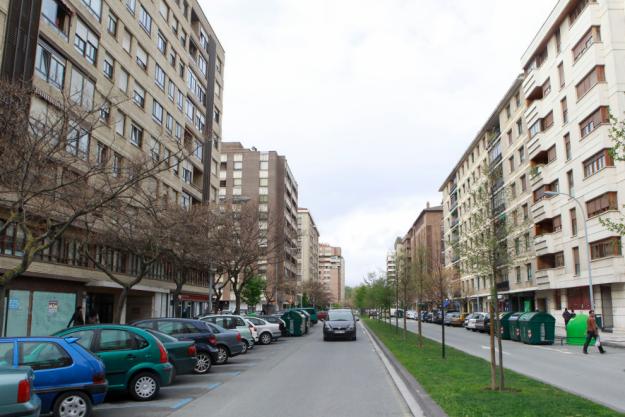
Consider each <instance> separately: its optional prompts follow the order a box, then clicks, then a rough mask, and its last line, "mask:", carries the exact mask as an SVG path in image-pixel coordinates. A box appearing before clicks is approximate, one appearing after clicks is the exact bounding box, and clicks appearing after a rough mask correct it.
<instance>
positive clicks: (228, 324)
mask: <svg viewBox="0 0 625 417" xmlns="http://www.w3.org/2000/svg"><path fill="white" fill-rule="evenodd" d="M200 320H203V321H208V322H210V323H214V324H216V325H218V326H221V327H223V328H224V329H227V330H238V331H239V333H241V339H242V343H243V344H244V345H245V346H244V349H243V352H242V353H246V352H247V351H248V350H249V349H252V348H253V347H254V336H253V335H252V331H251V330H250V328H249V325H248V323H247V322H246V321H245V319H244V318H243V317H241V316H237V315H234V314H211V315H209V316H204V317H200Z"/></svg>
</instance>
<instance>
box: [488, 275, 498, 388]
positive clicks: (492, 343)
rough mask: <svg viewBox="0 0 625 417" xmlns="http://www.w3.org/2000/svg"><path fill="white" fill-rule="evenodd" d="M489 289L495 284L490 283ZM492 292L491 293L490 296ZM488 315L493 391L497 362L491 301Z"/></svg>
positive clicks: (495, 386)
mask: <svg viewBox="0 0 625 417" xmlns="http://www.w3.org/2000/svg"><path fill="white" fill-rule="evenodd" d="M491 284H492V285H491V288H492V286H493V285H495V282H494V280H493V282H492V283H491ZM492 293H493V291H491V294H492ZM491 298H492V297H491ZM488 313H489V314H490V317H491V319H490V335H489V336H490V388H491V389H492V390H493V391H495V390H496V389H497V360H496V357H495V334H494V333H495V332H494V331H493V315H494V314H493V313H494V311H493V300H491V302H490V303H489V305H488Z"/></svg>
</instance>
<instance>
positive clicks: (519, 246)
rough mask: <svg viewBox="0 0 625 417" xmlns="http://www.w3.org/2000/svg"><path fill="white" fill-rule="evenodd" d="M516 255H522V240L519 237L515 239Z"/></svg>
mask: <svg viewBox="0 0 625 417" xmlns="http://www.w3.org/2000/svg"><path fill="white" fill-rule="evenodd" d="M514 254H515V255H520V254H521V239H519V238H518V237H517V238H515V239H514Z"/></svg>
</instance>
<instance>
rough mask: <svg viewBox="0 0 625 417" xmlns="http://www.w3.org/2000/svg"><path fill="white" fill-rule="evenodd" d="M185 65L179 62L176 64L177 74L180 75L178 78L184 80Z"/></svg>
mask: <svg viewBox="0 0 625 417" xmlns="http://www.w3.org/2000/svg"><path fill="white" fill-rule="evenodd" d="M185 68H186V67H185V65H184V63H183V62H179V63H178V73H179V74H180V78H182V79H184V69H185Z"/></svg>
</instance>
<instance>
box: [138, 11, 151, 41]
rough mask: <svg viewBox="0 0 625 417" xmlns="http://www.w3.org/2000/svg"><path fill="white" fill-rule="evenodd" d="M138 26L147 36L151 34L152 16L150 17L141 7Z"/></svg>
mask: <svg viewBox="0 0 625 417" xmlns="http://www.w3.org/2000/svg"><path fill="white" fill-rule="evenodd" d="M139 25H140V26H141V27H142V28H143V30H145V31H146V33H147V34H148V35H150V34H151V33H152V16H150V14H149V13H148V12H147V10H145V8H144V7H143V6H141V11H140V12H139Z"/></svg>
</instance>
